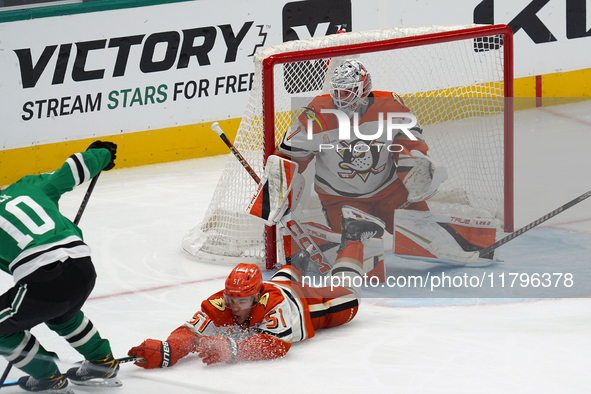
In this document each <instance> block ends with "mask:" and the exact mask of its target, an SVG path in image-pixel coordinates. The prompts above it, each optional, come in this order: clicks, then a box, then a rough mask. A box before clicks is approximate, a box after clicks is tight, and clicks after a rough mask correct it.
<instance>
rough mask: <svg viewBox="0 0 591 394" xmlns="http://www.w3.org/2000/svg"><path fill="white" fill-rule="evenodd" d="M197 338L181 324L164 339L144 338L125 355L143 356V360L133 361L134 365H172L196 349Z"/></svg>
mask: <svg viewBox="0 0 591 394" xmlns="http://www.w3.org/2000/svg"><path fill="white" fill-rule="evenodd" d="M199 339H200V337H199V336H198V335H196V334H195V333H194V332H193V331H191V330H190V329H189V328H187V327H185V326H181V327H179V328H177V329H176V330H174V331H173V332H172V333H171V334H170V335H169V336H168V338H167V339H166V341H159V340H157V339H146V340H145V341H143V342H142V343H141V344H140V345H139V346H134V347H132V348H131V349H129V351H128V352H127V355H128V356H134V357H140V358H143V359H144V360H145V362H137V361H136V362H135V365H137V366H139V367H142V368H146V369H153V368H166V367H172V366H173V365H174V364H176V363H177V361H178V360H180V359H181V358H183V357H185V356H186V355H187V354H189V353H191V352H194V351H195V350H196V348H197V345H198V343H199Z"/></svg>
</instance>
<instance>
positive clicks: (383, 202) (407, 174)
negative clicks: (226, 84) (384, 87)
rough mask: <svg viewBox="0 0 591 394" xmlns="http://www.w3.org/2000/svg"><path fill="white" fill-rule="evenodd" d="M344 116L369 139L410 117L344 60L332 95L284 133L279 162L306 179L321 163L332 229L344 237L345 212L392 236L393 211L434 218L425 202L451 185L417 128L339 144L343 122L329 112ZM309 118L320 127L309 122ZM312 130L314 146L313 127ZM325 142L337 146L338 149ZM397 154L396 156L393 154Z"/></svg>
mask: <svg viewBox="0 0 591 394" xmlns="http://www.w3.org/2000/svg"><path fill="white" fill-rule="evenodd" d="M327 109H328V110H340V111H342V112H344V113H346V114H347V116H348V117H349V118H350V119H352V120H354V121H356V122H357V124H358V129H359V132H360V133H361V134H363V135H365V136H367V135H372V134H375V130H385V129H384V128H383V127H380V125H379V123H380V122H382V121H383V120H382V119H381V115H380V114H386V113H403V112H406V113H409V114H410V109H409V108H408V107H406V105H404V102H403V100H402V98H401V97H400V96H398V95H397V94H395V93H392V92H381V91H372V81H371V75H370V74H369V72H368V71H367V70H366V68H365V66H364V65H363V64H362V63H361V62H359V61H357V60H345V61H344V62H342V63H341V64H340V65H338V66H337V67H336V69H335V72H334V75H333V77H332V79H331V81H330V94H328V95H322V96H318V97H316V98H315V99H314V100H312V102H311V103H310V104H309V105H308V106H307V107H306V109H305V111H304V112H303V113H302V114H301V115H300V116H299V117H298V119H297V121H296V122H295V123H294V124H293V125H292V126H291V128H290V129H289V130H288V131H287V132H286V134H285V136H284V138H283V140H282V141H281V143H280V144H279V145H278V147H277V149H276V154H278V155H279V156H283V157H287V158H289V159H290V160H293V161H295V162H297V163H298V164H299V171H300V173H302V172H304V171H305V169H306V167H307V166H308V164H309V163H310V162H311V161H312V159H313V158H316V164H315V177H314V190H315V191H316V193H317V194H318V197H319V199H320V202H321V203H322V209H323V211H324V214H325V218H326V222H327V224H328V226H329V227H330V228H331V229H332V230H333V231H339V221H340V214H341V208H342V207H343V206H344V205H349V206H353V207H355V208H358V209H360V210H362V211H364V212H366V213H368V214H370V215H374V216H376V217H378V218H380V219H382V220H383V221H384V222H385V223H386V231H388V232H389V233H391V234H392V233H393V224H394V220H393V216H394V210H396V209H398V208H401V207H402V208H406V209H412V210H420V211H425V210H428V207H427V204H426V202H425V200H426V199H428V198H429V197H431V196H432V195H433V194H435V192H436V191H437V187H438V186H439V185H440V184H441V183H442V182H443V181H444V180H445V179H446V177H447V175H446V171H445V168H442V167H439V166H437V165H436V164H435V163H434V162H433V160H432V159H431V158H429V157H428V156H427V151H428V149H429V148H428V146H427V143H426V142H425V141H424V139H423V137H422V129H421V127H419V126H418V125H415V126H414V127H411V128H410V129H409V131H410V133H412V135H413V136H414V137H415V140H412V139H410V138H409V136H408V135H407V134H405V133H403V132H399V133H398V134H396V135H393V136H392V140H388V139H387V135H386V134H387V133H385V132H384V133H382V135H381V136H379V137H377V138H375V139H373V140H371V141H369V140H361V139H355V140H341V139H340V138H339V136H340V135H339V122H338V121H337V120H338V119H337V117H336V116H333V115H329V114H326V113H323V110H327ZM308 118H314V119H318V121H315V122H308ZM309 124H312V125H313V130H312V139H309V137H308V135H309V134H310V130H308V125H309ZM327 141H334V143H332V146H333V148H330V146H329V145H330V144H327V143H326V142H327ZM390 147H391V148H390Z"/></svg>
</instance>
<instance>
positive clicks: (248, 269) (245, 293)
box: [224, 263, 263, 309]
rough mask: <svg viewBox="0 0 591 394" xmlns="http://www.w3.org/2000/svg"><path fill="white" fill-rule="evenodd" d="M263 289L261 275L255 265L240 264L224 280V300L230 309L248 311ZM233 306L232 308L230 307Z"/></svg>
mask: <svg viewBox="0 0 591 394" xmlns="http://www.w3.org/2000/svg"><path fill="white" fill-rule="evenodd" d="M262 288H263V275H262V274H261V270H260V268H259V267H258V266H257V265H255V264H245V263H240V264H238V265H237V266H236V267H234V269H233V270H232V272H230V275H228V278H227V279H226V286H225V289H224V299H225V301H226V304H227V305H228V306H230V307H231V308H232V309H234V308H236V309H250V308H251V307H252V305H253V303H255V302H257V301H258V296H259V293H260V291H261V289H262ZM232 306H234V307H232Z"/></svg>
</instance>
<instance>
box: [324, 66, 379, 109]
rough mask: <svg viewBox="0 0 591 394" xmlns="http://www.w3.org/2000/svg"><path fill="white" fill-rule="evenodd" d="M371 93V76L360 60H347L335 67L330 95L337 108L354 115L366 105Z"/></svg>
mask: <svg viewBox="0 0 591 394" xmlns="http://www.w3.org/2000/svg"><path fill="white" fill-rule="evenodd" d="M369 93H371V76H370V75H369V73H368V72H367V70H366V68H365V66H364V65H363V64H362V63H361V62H360V61H358V60H345V61H344V62H342V63H341V64H340V65H339V66H337V68H336V69H335V72H334V75H333V77H332V78H331V80H330V95H331V97H332V100H333V103H334V105H335V107H336V108H337V109H340V110H341V111H344V112H345V113H346V114H347V115H348V116H349V117H351V116H353V114H354V113H355V111H357V110H358V109H359V108H360V107H361V106H363V105H366V104H367V102H368V100H367V96H368V95H369Z"/></svg>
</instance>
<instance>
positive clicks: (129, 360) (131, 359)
mask: <svg viewBox="0 0 591 394" xmlns="http://www.w3.org/2000/svg"><path fill="white" fill-rule="evenodd" d="M117 362H118V363H119V364H125V363H132V362H138V363H145V362H146V359H145V358H142V357H136V356H131V357H121V358H118V359H117ZM10 365H12V364H10ZM6 371H10V369H9V368H7V369H6ZM6 371H4V373H5V374H6V375H8V373H7V372H6ZM2 377H3V378H4V379H3V380H2V382H3V383H2V384H0V388H2V387H7V386H16V385H17V384H18V380H13V381H10V382H4V380H5V379H6V376H4V374H3V375H2Z"/></svg>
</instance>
